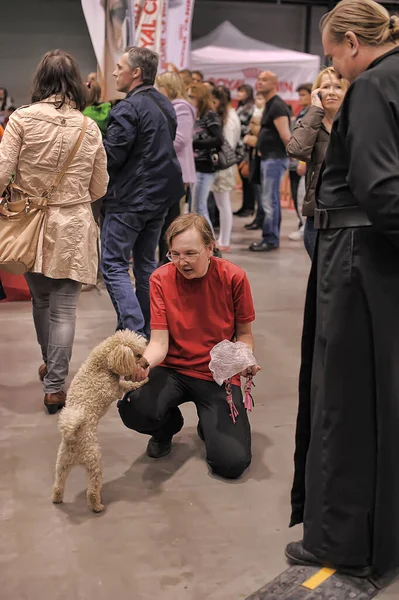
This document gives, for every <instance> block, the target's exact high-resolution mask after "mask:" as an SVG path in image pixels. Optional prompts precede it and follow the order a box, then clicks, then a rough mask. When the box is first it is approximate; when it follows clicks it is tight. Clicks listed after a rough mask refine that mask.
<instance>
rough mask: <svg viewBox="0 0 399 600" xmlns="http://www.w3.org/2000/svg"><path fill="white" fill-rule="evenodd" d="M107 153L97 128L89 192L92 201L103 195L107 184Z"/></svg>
mask: <svg viewBox="0 0 399 600" xmlns="http://www.w3.org/2000/svg"><path fill="white" fill-rule="evenodd" d="M108 180H109V177H108V172H107V155H106V154H105V150H104V146H103V142H102V136H101V132H100V130H98V150H97V152H96V157H95V159H94V164H93V173H92V175H91V179H90V186H89V193H90V196H91V199H92V200H93V202H94V201H95V200H98V198H102V197H103V196H105V194H106V192H107V186H108Z"/></svg>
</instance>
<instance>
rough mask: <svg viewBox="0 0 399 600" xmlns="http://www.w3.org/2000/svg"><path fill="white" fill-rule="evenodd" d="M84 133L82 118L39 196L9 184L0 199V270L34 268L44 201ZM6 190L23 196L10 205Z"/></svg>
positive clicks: (21, 270) (14, 270)
mask: <svg viewBox="0 0 399 600" xmlns="http://www.w3.org/2000/svg"><path fill="white" fill-rule="evenodd" d="M86 129H87V117H84V120H83V125H82V131H81V132H80V134H79V137H78V139H77V140H76V143H75V145H74V147H73V148H72V150H71V152H70V154H69V156H68V158H67V160H66V161H65V164H64V166H63V168H62V169H61V171H60V172H59V174H58V175H57V177H56V179H55V181H54V183H53V185H52V186H50V187H49V188H47V189H46V190H45V191H44V192H43V193H42V195H41V196H31V195H30V194H29V193H28V192H26V191H25V190H24V189H23V188H22V187H20V186H18V185H15V183H11V184H10V185H9V186H8V190H7V193H6V195H5V197H4V198H1V199H0V269H2V270H3V271H7V272H8V273H12V274H14V275H22V274H23V273H26V271H29V270H30V269H32V267H33V265H34V264H35V260H36V254H37V246H38V242H39V236H40V232H41V230H42V227H43V224H44V219H45V213H46V210H47V204H48V200H49V199H50V198H51V195H52V194H53V193H54V192H55V191H56V189H57V188H58V186H59V184H60V183H61V180H62V178H63V177H64V175H65V173H66V172H67V170H68V168H69V166H70V164H71V162H72V161H73V159H74V158H75V155H76V153H77V151H78V150H79V148H80V146H81V144H82V142H83V138H84V135H85V133H86ZM10 189H11V190H13V191H14V192H16V193H17V194H20V195H21V196H23V198H22V199H21V200H16V201H14V202H10Z"/></svg>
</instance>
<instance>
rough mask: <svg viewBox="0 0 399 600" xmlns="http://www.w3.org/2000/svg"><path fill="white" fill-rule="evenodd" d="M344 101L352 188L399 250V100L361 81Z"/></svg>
mask: <svg viewBox="0 0 399 600" xmlns="http://www.w3.org/2000/svg"><path fill="white" fill-rule="evenodd" d="M365 99H367V101H366V102H365ZM344 102H345V104H346V105H347V106H346V107H345V108H347V111H346V113H347V114H346V115H345V122H347V123H348V128H347V135H346V150H347V156H348V163H349V169H348V176H347V181H348V184H349V187H350V189H351V191H352V193H353V195H354V196H355V198H356V200H357V201H358V203H359V205H360V206H362V207H363V209H364V210H365V211H366V213H367V215H368V217H369V219H370V221H371V222H372V223H373V225H374V226H375V227H376V228H377V229H379V230H380V231H381V233H383V234H385V235H386V236H387V237H388V238H389V239H390V240H391V241H392V242H393V243H394V244H395V245H396V246H398V247H399V122H398V116H397V114H396V113H395V110H396V107H397V102H398V101H397V98H396V96H395V95H394V94H392V96H391V97H389V96H387V92H386V91H385V90H384V89H382V88H381V86H379V85H378V83H377V82H374V81H370V80H369V79H358V80H357V81H356V82H355V83H354V84H353V85H352V87H351V88H350V89H349V91H348V97H347V98H346V99H345V101H344ZM344 106H345V105H344ZM343 116H344V113H343V114H342V115H341V118H342V117H343Z"/></svg>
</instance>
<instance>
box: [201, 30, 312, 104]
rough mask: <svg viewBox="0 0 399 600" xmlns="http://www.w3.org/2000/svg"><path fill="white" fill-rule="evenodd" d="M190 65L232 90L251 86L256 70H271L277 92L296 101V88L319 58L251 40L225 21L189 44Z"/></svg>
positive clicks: (309, 74) (217, 83) (305, 79)
mask: <svg viewBox="0 0 399 600" xmlns="http://www.w3.org/2000/svg"><path fill="white" fill-rule="evenodd" d="M191 68H192V69H198V70H199V71H202V72H203V73H204V75H205V78H206V79H212V80H213V81H214V82H215V83H216V85H225V86H227V87H228V88H229V89H231V91H232V92H233V93H234V92H235V91H236V90H237V88H238V87H239V86H240V85H241V84H243V83H249V84H250V85H254V84H255V81H256V78H257V76H258V74H259V73H260V72H262V71H273V72H274V73H276V75H277V76H278V78H279V94H280V95H281V96H282V97H283V98H284V99H285V100H296V99H297V94H296V92H295V89H296V87H297V86H298V85H299V84H300V83H305V82H312V81H314V79H315V78H316V75H317V73H318V72H319V69H320V57H319V56H314V55H312V54H305V53H304V52H295V51H294V50H284V49H283V48H279V47H278V46H272V45H271V44H266V43H264V42H260V41H259V40H254V39H252V38H250V37H248V36H246V35H244V34H243V33H242V32H241V31H239V30H238V29H237V28H236V27H234V25H233V24H232V23H230V21H225V22H224V23H222V24H221V25H219V26H218V27H217V28H216V29H215V30H214V31H212V32H211V33H209V34H208V35H206V36H205V37H203V38H201V39H199V40H196V41H195V42H193V43H192V52H191Z"/></svg>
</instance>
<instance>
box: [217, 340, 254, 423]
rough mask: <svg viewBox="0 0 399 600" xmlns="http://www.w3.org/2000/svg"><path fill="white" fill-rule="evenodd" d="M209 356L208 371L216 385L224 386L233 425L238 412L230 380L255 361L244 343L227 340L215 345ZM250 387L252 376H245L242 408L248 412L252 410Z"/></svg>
mask: <svg viewBox="0 0 399 600" xmlns="http://www.w3.org/2000/svg"><path fill="white" fill-rule="evenodd" d="M210 354H211V362H210V363H209V369H210V370H211V373H212V375H213V378H214V380H215V381H216V383H217V384H218V385H222V384H223V383H224V384H225V387H226V399H227V402H228V404H229V407H230V416H231V418H232V419H233V423H235V422H236V418H237V417H238V410H237V407H236V406H235V405H234V402H233V394H232V388H231V379H232V377H234V375H238V374H239V373H241V371H244V370H245V369H248V367H252V366H254V365H256V359H255V357H254V355H253V353H252V351H251V349H250V348H249V347H248V346H247V345H246V344H244V342H235V343H234V342H229V340H223V342H220V343H219V344H216V346H214V347H213V348H212V350H211V352H210ZM252 386H253V381H252V375H247V381H246V384H245V394H244V406H245V408H246V409H247V410H249V411H251V410H252V406H253V399H252V396H251V388H252Z"/></svg>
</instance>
